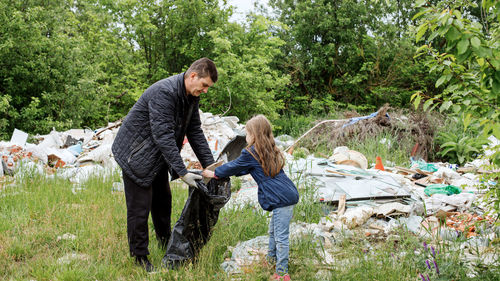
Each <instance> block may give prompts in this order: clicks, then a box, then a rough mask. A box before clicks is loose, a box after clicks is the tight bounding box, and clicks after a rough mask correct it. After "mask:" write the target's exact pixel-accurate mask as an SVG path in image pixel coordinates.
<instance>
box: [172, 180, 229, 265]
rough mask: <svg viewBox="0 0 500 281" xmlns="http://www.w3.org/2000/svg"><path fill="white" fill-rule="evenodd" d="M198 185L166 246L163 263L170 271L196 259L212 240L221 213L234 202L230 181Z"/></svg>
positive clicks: (200, 182)
mask: <svg viewBox="0 0 500 281" xmlns="http://www.w3.org/2000/svg"><path fill="white" fill-rule="evenodd" d="M197 184H198V188H192V187H190V192H189V197H188V199H187V201H186V204H185V205H184V209H183V210H182V213H181V216H180V218H179V220H178V221H177V223H176V224H175V226H174V229H173V230H172V234H171V236H170V240H169V241H168V244H167V251H166V253H165V256H164V257H163V263H164V265H166V266H167V267H168V268H170V269H175V268H176V267H178V266H179V265H181V264H182V263H184V262H187V261H191V260H193V259H194V258H195V257H196V255H197V254H198V252H199V250H200V249H201V248H202V247H203V246H204V245H205V244H206V243H207V242H208V240H209V239H210V235H211V232H212V228H213V227H214V226H215V224H216V223H217V220H218V218H219V211H220V209H221V208H222V207H223V206H224V205H225V204H226V203H227V202H228V201H229V199H230V198H231V182H230V180H229V178H223V179H218V180H216V179H212V180H210V182H208V185H205V184H204V183H203V181H197Z"/></svg>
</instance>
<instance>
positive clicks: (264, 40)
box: [202, 15, 289, 120]
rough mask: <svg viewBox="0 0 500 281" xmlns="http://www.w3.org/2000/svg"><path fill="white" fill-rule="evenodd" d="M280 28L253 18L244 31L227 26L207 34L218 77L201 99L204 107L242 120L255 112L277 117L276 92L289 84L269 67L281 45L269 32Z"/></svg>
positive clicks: (261, 17)
mask: <svg viewBox="0 0 500 281" xmlns="http://www.w3.org/2000/svg"><path fill="white" fill-rule="evenodd" d="M279 25H280V23H279V22H272V21H270V20H268V19H266V18H265V17H263V16H257V15H253V16H251V17H249V18H248V27H247V29H245V27H243V26H241V25H239V24H235V23H229V24H228V25H227V26H226V27H225V28H218V29H216V30H213V31H211V32H209V35H210V37H211V40H210V43H211V44H213V46H214V53H215V56H214V59H215V61H216V62H217V69H218V71H219V77H220V78H219V81H218V82H217V83H216V84H215V86H214V89H212V90H210V91H209V92H208V95H207V98H205V99H203V100H202V105H203V108H205V109H210V111H211V112H213V113H224V112H226V111H227V113H228V114H231V115H236V116H238V117H239V118H241V119H243V120H246V119H249V118H250V117H251V116H252V115H254V114H257V113H260V114H265V115H267V116H268V117H269V118H270V119H271V120H273V119H276V118H277V117H278V113H277V111H278V110H279V109H281V108H282V102H281V100H279V99H277V98H276V93H277V92H278V91H281V90H283V89H284V87H285V85H287V84H288V83H289V78H288V76H287V75H283V74H281V73H280V72H279V71H277V70H276V69H273V68H272V67H271V66H272V63H273V60H274V58H275V57H276V56H277V55H278V54H279V53H280V52H281V51H280V49H279V47H280V46H282V45H283V44H284V42H283V41H282V40H281V39H279V38H277V37H276V36H273V34H272V33H271V30H272V29H273V28H275V27H276V26H279Z"/></svg>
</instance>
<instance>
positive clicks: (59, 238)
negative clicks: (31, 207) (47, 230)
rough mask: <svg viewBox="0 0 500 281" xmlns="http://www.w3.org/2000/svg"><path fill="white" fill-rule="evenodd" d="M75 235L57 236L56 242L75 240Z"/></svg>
mask: <svg viewBox="0 0 500 281" xmlns="http://www.w3.org/2000/svg"><path fill="white" fill-rule="evenodd" d="M75 239H76V235H74V234H71V233H64V234H63V235H60V236H57V241H61V240H75Z"/></svg>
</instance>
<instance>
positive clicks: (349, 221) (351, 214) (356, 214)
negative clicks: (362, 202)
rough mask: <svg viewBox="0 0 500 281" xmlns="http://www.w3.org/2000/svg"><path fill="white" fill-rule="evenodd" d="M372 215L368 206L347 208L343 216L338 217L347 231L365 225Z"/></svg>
mask: <svg viewBox="0 0 500 281" xmlns="http://www.w3.org/2000/svg"><path fill="white" fill-rule="evenodd" d="M373 214H374V210H373V207H370V206H359V207H355V208H348V209H347V210H346V212H345V213H344V215H342V216H341V217H340V221H341V222H342V223H344V224H345V225H346V226H347V227H348V228H349V229H353V228H355V227H357V226H360V225H362V224H363V223H365V222H366V221H367V220H368V219H369V218H370V217H371V216H372V215H373Z"/></svg>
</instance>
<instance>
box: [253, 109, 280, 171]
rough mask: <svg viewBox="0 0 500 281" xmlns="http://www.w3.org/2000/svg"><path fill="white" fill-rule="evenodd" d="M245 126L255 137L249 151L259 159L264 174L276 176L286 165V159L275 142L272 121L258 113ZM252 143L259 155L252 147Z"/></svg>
mask: <svg viewBox="0 0 500 281" xmlns="http://www.w3.org/2000/svg"><path fill="white" fill-rule="evenodd" d="M245 128H246V130H247V133H249V134H250V135H251V136H252V137H253V141H252V143H249V144H248V146H247V150H248V152H250V154H251V155H252V156H253V157H254V158H255V159H257V161H259V164H260V165H261V166H262V170H264V174H266V176H268V177H269V176H270V177H273V178H274V177H275V176H276V175H277V174H278V173H279V172H280V170H281V169H282V168H283V166H284V165H285V159H284V157H283V154H282V153H281V151H280V150H279V148H278V147H277V146H276V143H275V142H274V137H273V131H272V129H271V123H270V122H269V120H267V118H266V117H265V116H264V115H257V116H254V117H253V118H252V119H250V120H248V122H247V123H246V125H245ZM252 145H253V146H254V149H255V153H257V155H255V154H254V151H252V150H251V149H250V147H251V146H252Z"/></svg>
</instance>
